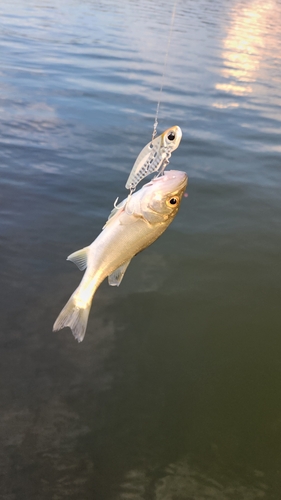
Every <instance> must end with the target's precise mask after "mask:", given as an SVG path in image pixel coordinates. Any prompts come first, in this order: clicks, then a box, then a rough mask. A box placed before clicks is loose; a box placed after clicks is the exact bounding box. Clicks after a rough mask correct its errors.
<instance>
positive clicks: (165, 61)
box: [151, 0, 178, 141]
mask: <svg viewBox="0 0 281 500" xmlns="http://www.w3.org/2000/svg"><path fill="white" fill-rule="evenodd" d="M177 2H178V0H175V2H174V7H173V12H172V17H171V23H170V29H169V38H168V43H167V49H166V54H165V60H164V68H163V73H162V77H161V85H160V90H159V99H158V103H157V107H156V113H155V120H154V125H153V132H152V139H151V141H153V139H154V137H156V134H157V125H158V115H159V109H160V104H161V98H162V91H163V86H164V77H165V76H166V69H167V62H168V55H169V50H170V45H171V40H172V34H173V28H174V22H175V15H176V7H177Z"/></svg>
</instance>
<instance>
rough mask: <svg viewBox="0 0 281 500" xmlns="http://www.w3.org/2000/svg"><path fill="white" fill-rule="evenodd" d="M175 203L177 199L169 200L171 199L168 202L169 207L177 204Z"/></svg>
mask: <svg viewBox="0 0 281 500" xmlns="http://www.w3.org/2000/svg"><path fill="white" fill-rule="evenodd" d="M177 202H178V200H177V198H171V199H170V200H169V205H176V204H177Z"/></svg>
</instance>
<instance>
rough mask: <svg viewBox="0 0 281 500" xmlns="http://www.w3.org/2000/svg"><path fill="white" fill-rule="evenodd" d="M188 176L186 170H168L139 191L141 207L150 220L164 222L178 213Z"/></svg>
mask: <svg viewBox="0 0 281 500" xmlns="http://www.w3.org/2000/svg"><path fill="white" fill-rule="evenodd" d="M187 182H188V177H187V174H186V173H185V172H181V171H179V170H168V171H166V172H165V173H164V174H163V175H161V176H159V177H156V178H155V179H152V181H150V182H149V183H148V184H145V185H144V186H143V188H142V189H141V190H140V191H139V193H141V191H142V195H141V199H140V208H141V211H142V213H143V215H144V217H145V218H146V219H147V220H148V221H149V222H163V221H165V220H168V219H173V218H174V217H175V215H176V214H177V212H178V210H179V206H180V202H181V199H182V197H183V194H184V191H185V189H186V186H187Z"/></svg>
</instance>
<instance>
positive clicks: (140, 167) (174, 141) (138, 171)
mask: <svg viewBox="0 0 281 500" xmlns="http://www.w3.org/2000/svg"><path fill="white" fill-rule="evenodd" d="M181 138H182V131H181V129H180V127H178V126H177V125H176V126H174V127H171V128H168V129H167V130H165V132H163V133H162V134H161V135H159V136H158V137H156V138H155V139H153V140H152V141H151V142H149V143H148V144H147V145H146V146H145V147H144V148H143V149H142V151H141V152H140V154H139V155H138V157H137V159H136V161H135V163H134V166H133V168H132V170H131V173H130V175H129V177H128V180H127V182H126V184H125V187H126V188H127V189H130V191H131V192H133V191H135V189H136V187H137V185H138V183H139V182H140V181H141V180H142V179H144V178H145V177H146V176H147V175H149V174H153V173H154V172H159V174H161V173H162V172H163V171H164V170H165V168H166V166H167V165H168V163H169V159H170V157H171V154H172V152H173V151H175V149H177V147H178V146H179V143H180V141H181Z"/></svg>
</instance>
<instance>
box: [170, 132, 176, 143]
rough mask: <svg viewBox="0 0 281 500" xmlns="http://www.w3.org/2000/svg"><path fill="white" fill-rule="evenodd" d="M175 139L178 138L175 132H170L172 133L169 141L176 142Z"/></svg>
mask: <svg viewBox="0 0 281 500" xmlns="http://www.w3.org/2000/svg"><path fill="white" fill-rule="evenodd" d="M175 137H176V134H175V132H170V133H169V135H168V139H169V141H174V140H175Z"/></svg>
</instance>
